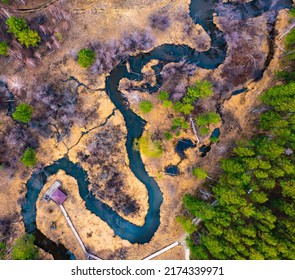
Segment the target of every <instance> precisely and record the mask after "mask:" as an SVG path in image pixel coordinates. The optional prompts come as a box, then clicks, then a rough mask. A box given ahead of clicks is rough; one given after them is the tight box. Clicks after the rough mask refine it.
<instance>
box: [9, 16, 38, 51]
mask: <svg viewBox="0 0 295 280" xmlns="http://www.w3.org/2000/svg"><path fill="white" fill-rule="evenodd" d="M6 24H7V25H8V27H9V28H8V32H9V33H13V34H14V36H15V37H16V39H18V41H19V42H20V43H21V44H23V45H25V46H26V47H27V48H28V47H30V46H32V47H36V46H37V45H38V43H40V42H41V38H40V36H39V34H38V32H37V31H36V30H31V29H30V28H29V27H28V25H27V22H26V21H25V20H24V19H23V18H17V17H14V16H13V17H10V18H8V19H7V20H6Z"/></svg>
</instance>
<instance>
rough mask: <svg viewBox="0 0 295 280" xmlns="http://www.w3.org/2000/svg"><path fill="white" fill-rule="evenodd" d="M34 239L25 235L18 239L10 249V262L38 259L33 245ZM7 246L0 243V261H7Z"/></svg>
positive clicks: (36, 249)
mask: <svg viewBox="0 0 295 280" xmlns="http://www.w3.org/2000/svg"><path fill="white" fill-rule="evenodd" d="M34 241H35V237H34V236H33V235H31V234H25V235H23V236H21V237H19V238H18V239H17V240H16V242H15V243H14V244H13V245H12V247H11V259H12V260H36V259H38V258H39V251H38V248H37V247H36V246H35V245H34ZM7 249H8V248H7V245H6V244H5V242H0V260H4V259H7V251H8V250H7Z"/></svg>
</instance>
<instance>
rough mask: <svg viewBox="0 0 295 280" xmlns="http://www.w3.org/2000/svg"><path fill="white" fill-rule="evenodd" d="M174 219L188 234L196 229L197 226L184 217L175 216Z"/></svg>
mask: <svg viewBox="0 0 295 280" xmlns="http://www.w3.org/2000/svg"><path fill="white" fill-rule="evenodd" d="M176 221H177V222H178V223H179V224H180V225H181V226H182V228H183V229H184V230H185V232H187V233H188V234H192V233H193V232H195V231H196V229H197V226H196V225H194V224H192V222H191V221H190V220H189V219H188V218H186V217H181V216H177V217H176Z"/></svg>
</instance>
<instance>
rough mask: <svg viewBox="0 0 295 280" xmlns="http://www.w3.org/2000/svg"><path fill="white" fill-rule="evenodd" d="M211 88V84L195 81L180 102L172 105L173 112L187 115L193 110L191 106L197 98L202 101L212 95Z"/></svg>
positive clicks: (204, 81)
mask: <svg viewBox="0 0 295 280" xmlns="http://www.w3.org/2000/svg"><path fill="white" fill-rule="evenodd" d="M212 86H213V84H212V83H210V82H208V81H206V80H202V81H196V82H195V84H194V85H193V86H191V87H189V88H188V89H187V92H186V94H185V96H184V97H183V98H182V100H181V101H177V102H176V103H175V104H174V106H173V107H174V109H175V111H177V112H180V113H183V114H185V115H189V114H190V113H191V112H192V111H193V110H194V105H193V104H194V102H195V101H196V100H197V99H198V98H201V99H204V98H207V97H209V96H211V95H212V94H213V90H212Z"/></svg>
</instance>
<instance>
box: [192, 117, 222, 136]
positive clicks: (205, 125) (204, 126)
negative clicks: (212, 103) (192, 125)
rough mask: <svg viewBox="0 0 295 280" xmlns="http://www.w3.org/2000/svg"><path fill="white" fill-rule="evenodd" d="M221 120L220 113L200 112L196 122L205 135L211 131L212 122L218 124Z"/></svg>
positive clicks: (202, 134)
mask: <svg viewBox="0 0 295 280" xmlns="http://www.w3.org/2000/svg"><path fill="white" fill-rule="evenodd" d="M220 121H221V119H220V116H219V114H217V113H215V112H208V113H204V114H200V115H198V116H197V117H196V124H197V126H198V128H199V132H200V135H201V136H205V135H207V134H208V133H209V132H210V129H209V125H210V124H218V123H219V122H220Z"/></svg>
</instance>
